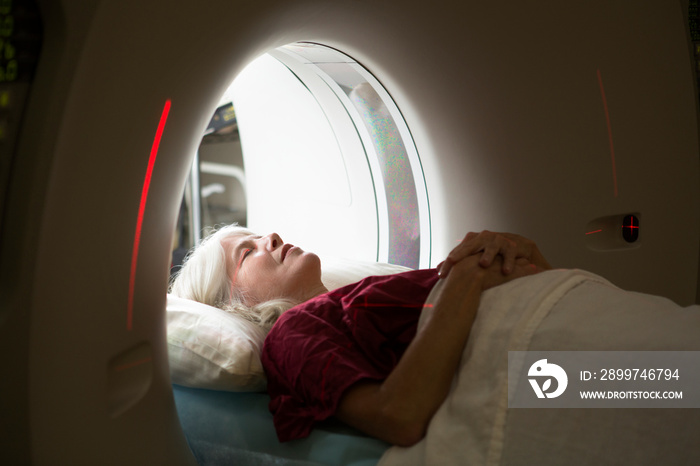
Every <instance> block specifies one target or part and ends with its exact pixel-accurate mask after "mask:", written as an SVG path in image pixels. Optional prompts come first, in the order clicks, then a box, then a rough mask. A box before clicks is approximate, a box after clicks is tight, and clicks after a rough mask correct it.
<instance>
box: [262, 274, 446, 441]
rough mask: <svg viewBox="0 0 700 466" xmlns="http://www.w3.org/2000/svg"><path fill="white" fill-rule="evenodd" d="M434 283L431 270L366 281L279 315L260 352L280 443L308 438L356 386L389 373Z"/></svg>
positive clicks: (383, 377)
mask: <svg viewBox="0 0 700 466" xmlns="http://www.w3.org/2000/svg"><path fill="white" fill-rule="evenodd" d="M436 281H437V274H436V272H435V271H413V272H408V273H405V274H397V275H394V276H390V277H370V278H368V279H365V280H363V281H361V282H358V283H357V284H354V285H349V286H348V287H344V288H341V289H339V290H335V291H333V292H330V293H326V294H324V295H321V296H319V297H317V298H314V299H312V300H311V301H308V302H306V303H303V304H302V305H300V306H297V307H295V308H292V309H290V310H289V311H287V312H285V313H284V314H283V315H282V316H281V317H280V319H279V320H278V321H277V323H276V324H275V325H274V326H273V328H272V330H271V331H270V333H269V334H268V336H267V338H266V339H265V344H264V346H263V352H262V362H263V366H264V368H265V373H266V375H267V380H268V383H267V386H268V393H269V394H270V397H271V401H270V411H271V412H272V414H273V418H274V423H275V429H276V430H277V435H278V438H279V440H280V441H283V442H284V441H287V440H292V439H296V438H303V437H306V436H308V435H309V433H310V432H311V430H312V429H313V425H314V424H315V423H316V422H318V421H321V420H324V419H326V418H328V417H330V416H332V415H333V414H334V413H335V412H336V410H337V406H338V403H339V402H340V399H341V397H342V396H343V394H344V393H345V391H346V390H347V389H348V388H349V387H350V386H352V385H353V384H355V383H357V382H359V381H361V380H378V381H379V380H384V379H385V378H386V377H387V376H388V374H389V373H390V372H391V371H392V370H393V368H394V367H395V366H396V364H397V363H398V361H399V359H400V357H401V356H402V354H403V352H404V351H405V349H406V347H407V346H408V345H409V344H410V342H411V340H412V339H413V337H414V335H415V329H416V324H417V321H418V317H419V316H420V312H421V310H422V308H423V304H424V301H425V298H426V297H427V295H428V294H429V292H430V290H431V289H432V286H433V285H434V284H435V282H436Z"/></svg>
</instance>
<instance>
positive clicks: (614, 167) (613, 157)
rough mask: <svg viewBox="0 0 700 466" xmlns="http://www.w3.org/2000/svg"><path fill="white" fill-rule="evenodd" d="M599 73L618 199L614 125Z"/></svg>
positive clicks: (614, 185)
mask: <svg viewBox="0 0 700 466" xmlns="http://www.w3.org/2000/svg"><path fill="white" fill-rule="evenodd" d="M597 73H598V86H600V96H601V98H602V99H603V109H604V110H605V123H606V124H607V126H608V142H609V144H610V160H611V162H612V173H613V190H614V193H615V197H617V167H616V165H615V145H614V144H613V136H612V125H611V124H610V112H609V111H608V99H607V98H606V97H605V88H604V87H603V77H602V76H601V75H600V70H597Z"/></svg>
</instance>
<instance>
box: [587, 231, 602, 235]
mask: <svg viewBox="0 0 700 466" xmlns="http://www.w3.org/2000/svg"><path fill="white" fill-rule="evenodd" d="M601 231H603V230H596V231H589V232H588V233H586V234H587V235H592V234H593V233H600V232H601Z"/></svg>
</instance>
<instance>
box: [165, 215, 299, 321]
mask: <svg viewBox="0 0 700 466" xmlns="http://www.w3.org/2000/svg"><path fill="white" fill-rule="evenodd" d="M248 235H254V233H253V232H251V231H250V230H248V229H246V228H243V227H240V226H238V225H235V224H234V225H226V226H223V227H221V228H219V229H218V230H216V231H214V232H213V233H212V234H210V235H209V236H208V237H206V238H205V239H204V240H202V242H200V243H199V245H197V246H196V247H195V248H194V249H192V250H191V251H190V252H189V253H188V254H187V257H186V258H185V262H184V264H183V265H182V267H181V268H180V270H179V271H178V272H177V274H176V275H175V278H174V279H173V281H172V283H171V285H170V293H172V294H173V295H175V296H178V297H180V298H186V299H191V300H193V301H197V302H200V303H203V304H207V305H209V306H214V307H218V308H219V309H223V310H224V311H227V312H231V313H232V314H237V315H239V316H241V317H243V318H245V319H247V320H249V321H251V322H253V323H255V324H257V325H259V326H260V327H262V328H263V330H265V331H269V330H270V328H272V326H273V325H274V323H275V322H276V321H277V318H278V317H279V316H280V315H282V313H283V312H285V311H287V310H288V309H290V308H291V307H293V306H295V305H297V304H299V303H298V302H294V301H292V300H289V299H273V300H270V301H265V302H262V303H259V304H255V305H252V306H249V305H247V304H246V303H245V296H244V295H243V294H242V292H241V291H240V290H237V289H235V288H234V287H233V286H232V283H231V279H230V277H229V276H228V273H227V269H226V250H225V249H224V247H223V245H222V244H221V241H222V240H223V239H225V238H229V237H232V236H248Z"/></svg>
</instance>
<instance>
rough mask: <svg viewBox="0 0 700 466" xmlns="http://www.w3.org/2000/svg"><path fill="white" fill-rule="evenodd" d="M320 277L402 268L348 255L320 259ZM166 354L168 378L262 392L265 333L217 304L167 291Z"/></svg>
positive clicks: (330, 279) (339, 278) (350, 279)
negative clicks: (208, 304) (358, 259)
mask: <svg viewBox="0 0 700 466" xmlns="http://www.w3.org/2000/svg"><path fill="white" fill-rule="evenodd" d="M321 263H322V264H323V271H322V276H321V280H322V281H323V284H324V285H325V286H326V288H328V289H329V290H333V289H336V288H340V287H342V286H345V285H349V284H351V283H355V282H357V281H359V280H362V279H363V278H365V277H368V276H371V275H390V274H393V273H399V272H404V271H407V270H411V269H409V268H407V267H402V266H400V265H393V264H382V263H375V262H359V261H352V260H348V259H338V258H330V257H328V258H322V260H321ZM167 303H168V304H167V310H166V311H167V312H166V315H167V327H168V359H169V362H170V377H171V380H172V382H173V383H176V384H178V385H184V386H187V387H196V388H208V389H213V390H225V391H264V390H265V387H266V385H267V380H266V378H265V373H264V372H263V368H262V363H261V362H260V352H261V350H262V345H263V341H264V340H265V332H264V331H263V330H261V329H260V328H258V327H257V326H256V325H254V324H252V323H250V322H248V321H247V320H245V319H243V318H241V317H238V316H236V315H234V314H230V313H228V312H226V311H223V310H221V309H218V308H215V307H211V306H207V305H206V304H201V303H198V302H195V301H191V300H189V299H184V298H179V297H177V296H174V295H168V301H167Z"/></svg>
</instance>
